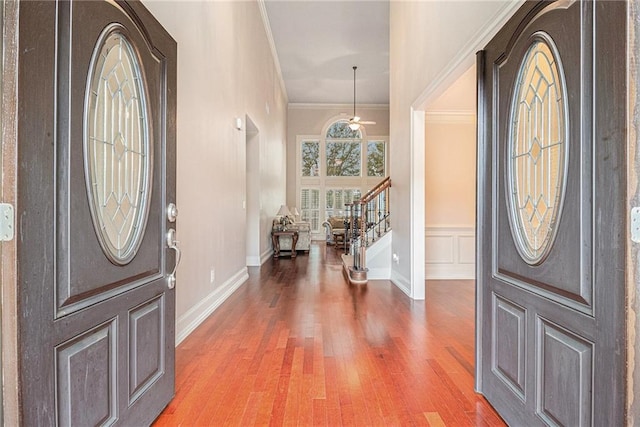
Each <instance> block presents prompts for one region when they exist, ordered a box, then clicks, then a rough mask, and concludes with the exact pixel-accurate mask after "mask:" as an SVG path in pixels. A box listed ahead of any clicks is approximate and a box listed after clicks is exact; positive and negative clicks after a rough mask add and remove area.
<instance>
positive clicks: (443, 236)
mask: <svg viewBox="0 0 640 427" xmlns="http://www.w3.org/2000/svg"><path fill="white" fill-rule="evenodd" d="M425 277H426V278H427V279H431V280H447V279H457V280H460V279H474V278H475V227H473V226H462V227H459V226H434V227H426V228H425Z"/></svg>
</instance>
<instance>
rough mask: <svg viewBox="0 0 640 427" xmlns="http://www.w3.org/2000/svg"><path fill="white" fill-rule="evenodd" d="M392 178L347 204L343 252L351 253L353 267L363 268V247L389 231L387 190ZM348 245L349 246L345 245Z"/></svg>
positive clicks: (384, 180)
mask: <svg viewBox="0 0 640 427" xmlns="http://www.w3.org/2000/svg"><path fill="white" fill-rule="evenodd" d="M390 188H391V178H390V177H387V178H385V179H383V180H382V181H381V182H380V183H379V184H377V185H376V186H375V187H373V188H372V189H371V190H369V191H367V193H366V194H365V195H364V196H362V197H361V198H360V200H356V201H354V202H353V203H350V204H348V205H346V207H347V212H348V214H347V218H346V219H345V223H346V224H345V252H346V251H347V248H349V250H350V252H351V255H353V267H352V268H353V270H354V271H356V272H365V271H366V269H367V268H366V248H367V247H368V246H369V245H370V244H371V243H373V242H374V241H375V240H376V239H377V238H380V237H381V236H382V235H384V234H385V233H386V232H387V231H389V228H390V224H389V217H390V215H391V213H390V212H389V204H390V200H389V194H390ZM347 245H348V246H347Z"/></svg>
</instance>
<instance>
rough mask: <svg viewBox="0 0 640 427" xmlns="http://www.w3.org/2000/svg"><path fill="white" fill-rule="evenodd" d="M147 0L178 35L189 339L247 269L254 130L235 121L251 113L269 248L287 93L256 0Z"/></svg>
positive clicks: (181, 329) (182, 306) (281, 182)
mask: <svg viewBox="0 0 640 427" xmlns="http://www.w3.org/2000/svg"><path fill="white" fill-rule="evenodd" d="M144 3H145V5H146V6H147V8H149V10H150V11H151V12H152V13H153V14H154V15H155V16H156V18H157V19H158V20H159V21H160V23H161V24H162V25H163V26H164V27H165V28H166V29H167V30H168V31H169V33H170V34H171V35H172V36H173V38H174V39H175V40H176V41H177V43H178V94H177V96H178V111H177V127H178V130H177V132H178V135H177V139H178V147H177V156H178V160H177V161H178V164H177V186H178V188H177V198H178V200H177V205H178V209H179V210H180V215H179V218H178V222H177V227H178V240H179V241H180V247H181V249H182V252H183V257H182V258H183V259H182V263H181V265H180V268H179V269H178V276H177V278H178V282H177V286H176V289H177V297H176V298H177V301H176V303H177V307H176V309H177V330H176V335H177V340H178V341H180V340H181V339H183V338H184V337H185V336H186V335H187V334H188V333H189V332H190V331H191V330H193V328H195V326H197V324H198V323H199V322H201V321H202V320H204V318H205V317H206V316H207V315H208V314H209V313H210V312H211V311H212V310H213V309H215V308H216V307H217V306H218V305H219V304H220V303H221V302H222V301H223V300H224V299H225V298H226V297H227V296H228V295H230V293H231V292H232V291H233V290H234V289H235V288H237V287H238V286H240V285H241V284H242V283H243V282H244V280H245V279H246V277H247V269H246V238H245V236H246V227H245V221H244V218H245V211H244V209H243V201H244V198H245V189H246V170H245V169H246V137H245V127H244V126H243V129H242V130H241V131H238V130H237V129H236V128H235V118H237V117H240V118H242V119H243V122H244V119H245V116H246V115H248V116H249V117H251V119H252V121H253V122H254V123H255V125H256V127H257V128H258V131H259V144H260V160H261V161H260V165H261V166H260V169H261V170H260V185H261V188H260V198H261V200H260V203H261V206H262V214H261V216H262V217H263V221H262V224H261V234H262V235H263V236H261V248H262V250H263V251H265V252H268V250H269V246H268V240H267V235H268V233H269V231H270V228H267V222H268V221H270V217H271V216H272V213H273V212H275V211H277V208H278V207H279V206H280V205H281V204H282V203H284V201H285V188H286V181H285V180H286V176H285V171H286V164H285V162H286V159H285V155H286V141H285V139H286V105H287V100H286V94H285V93H284V91H283V90H282V89H281V84H280V79H279V77H278V72H277V68H276V64H275V63H274V59H273V56H272V54H271V50H270V46H269V42H268V38H267V35H266V31H265V28H264V25H263V22H262V18H261V14H260V9H259V6H258V3H257V2H254V1H242V2H240V1H215V2H213V1H154V0H146V1H145V2H144ZM212 269H213V270H214V273H215V278H214V280H213V281H211V270H212Z"/></svg>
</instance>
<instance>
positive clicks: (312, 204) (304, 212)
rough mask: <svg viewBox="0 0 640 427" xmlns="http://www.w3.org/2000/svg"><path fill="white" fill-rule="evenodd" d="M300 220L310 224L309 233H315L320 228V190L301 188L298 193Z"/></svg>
mask: <svg viewBox="0 0 640 427" xmlns="http://www.w3.org/2000/svg"><path fill="white" fill-rule="evenodd" d="M300 206H301V208H300V219H301V220H302V221H304V222H310V223H311V231H313V232H317V231H318V229H319V227H320V190H318V189H317V188H303V189H302V190H301V191H300Z"/></svg>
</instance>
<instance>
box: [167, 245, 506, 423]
mask: <svg viewBox="0 0 640 427" xmlns="http://www.w3.org/2000/svg"><path fill="white" fill-rule="evenodd" d="M339 254H340V253H339V252H338V251H337V250H336V249H334V248H333V247H332V246H325V245H324V243H321V244H313V245H312V246H311V251H310V253H309V254H308V255H302V254H300V255H299V256H298V257H297V258H294V259H290V258H281V259H279V260H269V261H268V262H267V263H265V264H264V265H263V266H262V268H260V269H258V268H252V269H251V270H250V279H249V281H248V282H247V283H246V284H244V285H243V286H242V287H241V288H240V289H238V291H236V292H235V293H234V294H233V295H232V296H231V297H230V298H229V299H228V300H227V301H225V303H224V304H223V305H221V306H220V307H219V308H218V309H217V310H216V311H215V312H214V313H213V315H211V316H210V317H209V318H208V319H207V320H206V321H205V322H204V323H203V324H202V325H201V326H200V327H199V328H198V329H196V330H195V331H194V332H193V333H192V334H191V335H190V336H189V337H188V338H187V339H185V340H184V341H183V342H182V343H181V344H180V345H179V346H178V348H177V349H176V396H175V398H174V399H173V401H172V402H171V403H170V404H169V406H168V407H167V408H166V409H165V411H164V412H163V413H162V414H161V415H160V417H159V418H158V419H157V420H156V423H155V425H156V426H178V425H183V426H218V425H228V426H251V425H259V426H267V425H274V426H279V425H301V426H316V425H318V426H341V425H344V426H351V425H354V426H355V425H360V426H396V425H397V426H410V425H431V426H499V425H504V423H503V421H502V420H501V419H500V417H499V416H498V415H496V413H495V412H494V411H493V409H492V408H491V407H490V405H489V404H488V403H487V402H486V401H485V400H484V398H482V397H481V396H479V395H477V394H475V393H474V391H473V370H474V368H473V365H474V289H473V282H471V281H446V282H444V281H429V282H427V299H426V301H412V300H410V299H409V298H408V297H407V296H406V295H405V294H403V293H402V292H401V291H400V290H398V289H397V288H396V287H395V286H394V285H392V284H391V283H390V282H388V281H370V282H369V284H368V285H366V286H351V285H349V284H347V282H346V281H345V279H344V277H343V274H342V271H341V263H340V258H339Z"/></svg>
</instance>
